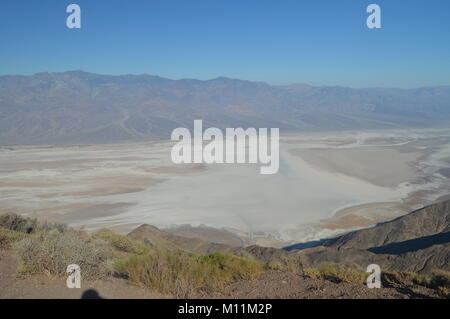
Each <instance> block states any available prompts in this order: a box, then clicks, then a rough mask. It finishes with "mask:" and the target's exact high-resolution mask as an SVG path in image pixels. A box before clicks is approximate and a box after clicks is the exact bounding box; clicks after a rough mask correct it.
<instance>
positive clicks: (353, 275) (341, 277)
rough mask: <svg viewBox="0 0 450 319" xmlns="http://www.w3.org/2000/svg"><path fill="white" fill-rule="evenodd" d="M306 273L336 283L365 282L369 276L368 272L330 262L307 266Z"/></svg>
mask: <svg viewBox="0 0 450 319" xmlns="http://www.w3.org/2000/svg"><path fill="white" fill-rule="evenodd" d="M305 274H306V276H308V277H311V278H317V279H322V280H329V281H332V282H336V283H341V282H348V283H358V284H360V283H364V281H365V280H366V278H367V275H368V274H366V273H364V272H361V271H358V270H356V269H354V268H351V267H346V266H340V265H335V264H328V265H324V266H321V267H319V268H307V269H305Z"/></svg>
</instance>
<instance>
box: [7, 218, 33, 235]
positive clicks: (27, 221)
mask: <svg viewBox="0 0 450 319" xmlns="http://www.w3.org/2000/svg"><path fill="white" fill-rule="evenodd" d="M0 227H2V228H6V229H9V230H12V231H16V232H22V233H27V234H30V233H32V232H34V231H36V229H37V227H38V222H37V220H36V219H35V218H27V217H22V216H20V215H17V214H4V215H0Z"/></svg>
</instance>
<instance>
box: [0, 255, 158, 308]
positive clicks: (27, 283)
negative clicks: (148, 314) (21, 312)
mask: <svg viewBox="0 0 450 319" xmlns="http://www.w3.org/2000/svg"><path fill="white" fill-rule="evenodd" d="M17 265H18V261H17V258H16V256H15V255H14V253H13V252H11V251H0V299H80V298H81V297H82V295H83V294H87V295H91V296H92V290H95V292H96V293H97V294H98V296H99V297H100V298H107V299H150V298H152V299H153V298H164V297H165V296H163V295H161V294H159V293H156V292H151V291H149V290H147V289H143V288H139V287H135V286H132V285H130V284H128V283H127V282H126V281H125V280H123V279H117V278H111V279H109V280H102V281H95V282H88V281H82V282H81V289H76V288H74V289H69V288H67V286H66V278H51V277H48V276H45V275H36V276H31V277H27V278H23V279H20V278H17V275H16V269H17Z"/></svg>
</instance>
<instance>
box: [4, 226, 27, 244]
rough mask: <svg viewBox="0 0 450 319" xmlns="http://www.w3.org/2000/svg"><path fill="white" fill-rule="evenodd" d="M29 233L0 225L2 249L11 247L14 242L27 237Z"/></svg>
mask: <svg viewBox="0 0 450 319" xmlns="http://www.w3.org/2000/svg"><path fill="white" fill-rule="evenodd" d="M26 236H27V234H25V233H22V232H17V231H14V230H10V229H8V228H4V227H0V249H7V248H11V246H12V244H13V243H14V242H16V241H18V240H21V239H23V238H24V237H26Z"/></svg>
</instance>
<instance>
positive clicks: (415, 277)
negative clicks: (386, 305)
mask: <svg viewBox="0 0 450 319" xmlns="http://www.w3.org/2000/svg"><path fill="white" fill-rule="evenodd" d="M419 281H421V276H420V275H419V274H417V273H414V272H409V271H406V272H397V271H383V272H382V273H381V282H382V283H383V286H386V287H399V286H400V287H402V286H411V285H413V284H417V283H418V282H419Z"/></svg>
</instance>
